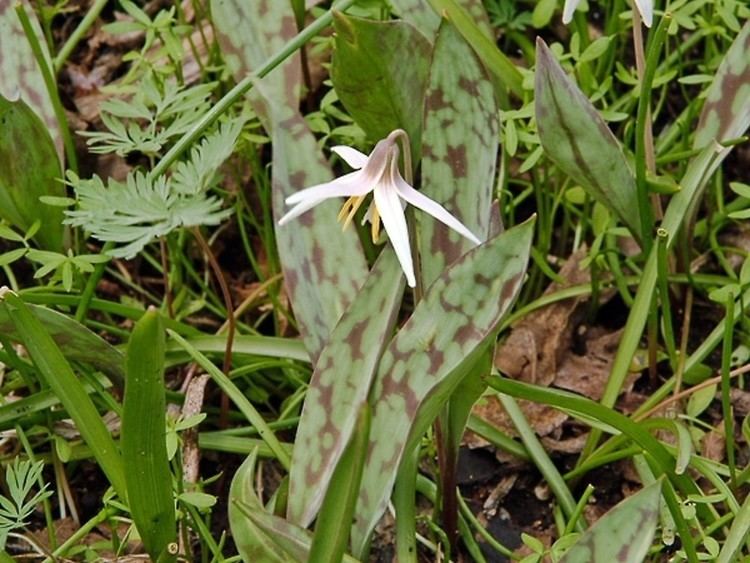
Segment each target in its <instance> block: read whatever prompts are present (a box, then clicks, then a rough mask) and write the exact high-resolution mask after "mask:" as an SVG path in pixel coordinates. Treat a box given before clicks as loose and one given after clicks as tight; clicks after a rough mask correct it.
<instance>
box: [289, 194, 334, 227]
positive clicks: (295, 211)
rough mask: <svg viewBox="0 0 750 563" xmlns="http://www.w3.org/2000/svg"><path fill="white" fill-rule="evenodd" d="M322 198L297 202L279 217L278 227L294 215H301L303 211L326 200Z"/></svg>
mask: <svg viewBox="0 0 750 563" xmlns="http://www.w3.org/2000/svg"><path fill="white" fill-rule="evenodd" d="M326 199H327V198H324V199H306V200H305V201H303V202H301V203H298V204H297V205H295V206H294V207H292V208H291V209H290V210H289V211H287V213H286V214H285V215H284V216H283V217H282V218H281V219H279V227H283V226H284V225H286V224H287V223H288V222H289V221H291V220H292V219H294V218H295V217H299V216H300V215H302V214H303V213H304V212H305V211H309V210H310V209H312V208H313V207H315V206H316V205H318V204H319V203H322V202H324V201H325V200H326Z"/></svg>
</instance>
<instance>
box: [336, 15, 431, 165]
mask: <svg viewBox="0 0 750 563" xmlns="http://www.w3.org/2000/svg"><path fill="white" fill-rule="evenodd" d="M334 27H335V29H336V50H335V52H334V56H333V66H332V68H331V80H332V81H333V85H334V87H335V88H336V93H337V94H338V96H339V99H340V100H341V102H342V103H343V104H344V106H345V107H346V109H347V111H348V112H349V114H350V115H351V116H352V117H353V118H354V120H355V121H356V122H357V123H358V124H359V126H360V127H362V129H364V130H365V132H366V133H367V135H368V136H369V138H370V139H371V140H373V141H377V140H380V139H383V138H385V137H387V136H388V134H389V133H390V132H391V131H393V130H394V129H399V128H401V129H403V130H405V131H406V132H407V133H408V134H409V138H410V139H411V146H412V151H413V154H419V146H420V137H421V130H422V109H423V107H424V92H425V88H426V85H427V75H428V72H429V64H430V44H429V42H428V41H427V39H425V37H424V36H423V35H422V34H421V33H419V32H418V31H417V30H416V29H415V28H414V27H413V26H412V25H411V24H408V23H406V22H404V21H387V22H382V21H381V22H379V21H373V20H366V19H362V18H356V17H352V16H346V15H344V14H341V13H338V12H335V13H334Z"/></svg>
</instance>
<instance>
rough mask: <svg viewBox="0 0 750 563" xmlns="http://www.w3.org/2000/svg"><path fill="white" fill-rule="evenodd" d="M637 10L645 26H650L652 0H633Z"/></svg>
mask: <svg viewBox="0 0 750 563" xmlns="http://www.w3.org/2000/svg"><path fill="white" fill-rule="evenodd" d="M633 1H634V3H635V5H636V7H637V8H638V11H639V12H640V14H641V19H642V20H643V23H644V24H646V27H651V24H652V23H653V21H654V0H633Z"/></svg>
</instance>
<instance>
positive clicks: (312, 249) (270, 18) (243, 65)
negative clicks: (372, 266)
mask: <svg viewBox="0 0 750 563" xmlns="http://www.w3.org/2000/svg"><path fill="white" fill-rule="evenodd" d="M211 12H212V14H213V19H214V25H215V27H216V31H217V35H218V39H219V44H220V45H221V48H222V51H223V52H224V54H225V57H226V61H227V65H228V66H229V68H230V69H231V70H232V72H233V73H234V75H235V78H236V79H237V80H240V79H242V78H244V77H245V76H246V75H247V74H248V73H249V72H250V71H251V70H253V69H255V68H258V67H259V66H260V65H261V64H263V63H264V62H265V61H266V60H267V59H268V57H269V56H271V55H272V54H275V52H276V50H277V49H279V48H281V47H282V46H283V45H284V44H285V43H286V42H287V41H288V40H289V38H290V37H292V36H294V34H295V33H296V31H297V29H296V24H295V20H294V13H293V11H292V9H291V6H290V4H289V3H288V2H271V1H270V0H249V1H239V0H212V2H211ZM300 89H301V87H300V67H299V57H297V56H292V57H289V58H288V59H287V60H286V62H285V63H284V64H282V65H280V66H279V67H278V68H276V70H274V71H273V72H272V73H271V74H270V75H269V76H267V77H266V78H264V79H263V80H260V81H258V82H257V83H256V86H255V87H254V88H253V89H252V90H251V91H250V93H251V95H250V99H251V101H252V102H253V106H254V108H255V109H256V111H257V112H258V114H259V115H261V116H262V118H263V121H264V126H265V127H266V129H267V130H268V131H269V133H270V134H271V137H272V141H273V143H272V146H273V155H272V159H273V162H272V164H273V170H272V176H273V208H274V216H275V217H276V218H277V219H278V218H279V217H281V216H282V215H283V214H284V213H285V212H286V210H287V209H286V207H285V204H284V199H285V198H286V197H288V196H289V195H291V194H292V193H294V192H295V191H298V190H300V189H302V188H305V187H308V186H311V185H313V184H320V183H323V182H327V181H330V180H331V171H330V169H329V167H328V165H327V164H326V161H325V159H324V157H323V155H321V153H320V149H319V148H318V146H317V142H316V140H315V137H314V136H313V135H312V133H311V131H310V129H309V127H308V126H307V123H306V122H305V120H304V118H303V117H302V116H301V115H300V113H299V111H298V108H297V106H298V99H299V92H300ZM337 213H338V203H337V202H334V201H331V202H328V203H324V204H321V205H318V206H317V207H315V209H312V210H311V211H308V212H307V213H305V214H304V215H303V216H301V217H300V218H299V219H298V220H296V221H295V222H294V224H293V225H288V226H286V227H284V228H280V229H277V233H276V235H277V240H276V242H277V247H278V249H279V257H280V259H281V265H282V269H283V271H284V279H285V282H286V286H287V292H288V294H289V297H290V299H291V302H292V306H293V308H294V312H295V315H296V317H297V320H298V322H299V325H300V330H301V332H302V335H303V337H304V340H305V344H306V346H307V349H308V351H309V352H310V356H311V357H312V358H313V361H315V360H316V359H317V357H318V355H319V354H320V351H321V350H322V349H323V347H324V346H325V344H326V342H327V341H328V336H329V334H330V331H331V329H332V328H333V327H334V326H335V324H336V322H337V321H338V319H339V318H340V317H341V315H342V314H343V312H344V311H345V310H346V308H347V307H348V305H349V303H351V301H352V300H353V299H354V296H355V295H356V294H357V291H358V290H359V288H360V287H361V285H362V283H363V282H364V280H365V277H366V276H367V264H366V262H365V258H364V254H363V253H362V249H361V245H360V243H359V239H358V238H357V235H356V233H355V232H354V230H348V231H346V232H342V231H341V229H340V227H339V226H338V223H337V222H336V214H337Z"/></svg>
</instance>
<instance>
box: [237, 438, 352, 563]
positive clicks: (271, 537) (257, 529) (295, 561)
mask: <svg viewBox="0 0 750 563" xmlns="http://www.w3.org/2000/svg"><path fill="white" fill-rule="evenodd" d="M257 459H258V455H257V451H254V452H253V453H251V454H250V455H249V456H248V457H247V459H245V461H244V462H243V463H242V465H241V466H240V468H239V469H238V470H237V473H235V475H234V477H233V478H232V485H231V488H230V490H229V525H230V528H231V530H232V537H233V539H234V541H235V544H236V545H237V550H238V551H239V552H240V555H241V557H242V560H243V561H245V563H299V562H300V561H307V560H308V554H309V552H310V546H311V545H312V538H311V536H310V533H309V532H308V531H307V530H304V529H303V528H300V527H299V526H296V525H294V524H291V523H290V522H287V521H286V520H284V519H283V518H279V517H278V516H274V515H273V514H270V513H269V512H267V511H266V509H265V508H264V506H263V504H262V503H261V502H260V499H259V498H258V496H257V495H256V493H255V490H254V485H255V465H256V462H257ZM343 560H344V562H345V563H356V562H355V560H354V559H352V558H351V557H349V556H347V555H345V556H344V559H343Z"/></svg>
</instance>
